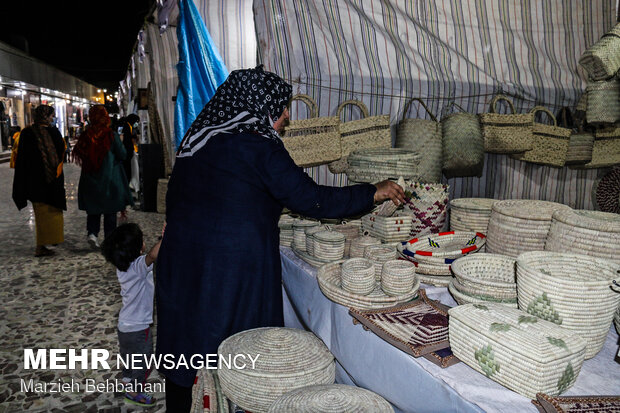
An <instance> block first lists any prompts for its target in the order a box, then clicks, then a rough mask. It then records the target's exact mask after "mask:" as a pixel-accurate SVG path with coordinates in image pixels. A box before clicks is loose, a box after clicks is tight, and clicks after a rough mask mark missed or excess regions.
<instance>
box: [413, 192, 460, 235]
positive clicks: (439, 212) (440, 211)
mask: <svg viewBox="0 0 620 413" xmlns="http://www.w3.org/2000/svg"><path fill="white" fill-rule="evenodd" d="M448 189H449V186H448V185H442V184H423V183H417V182H413V183H409V184H408V185H407V187H406V188H405V190H406V194H407V195H410V196H409V199H408V200H407V202H406V203H405V205H404V210H403V212H404V213H405V214H407V215H412V216H413V222H412V224H411V236H419V235H426V234H436V233H438V232H441V231H442V230H443V228H444V225H445V223H446V213H447V209H448V200H449V197H448Z"/></svg>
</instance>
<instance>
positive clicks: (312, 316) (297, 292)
mask: <svg viewBox="0 0 620 413" xmlns="http://www.w3.org/2000/svg"><path fill="white" fill-rule="evenodd" d="M280 256H281V259H282V281H283V298H284V321H285V325H286V326H287V327H294V328H305V329H308V330H311V331H313V332H314V333H315V334H316V335H317V336H318V337H320V338H321V339H322V340H323V341H324V342H325V344H326V345H327V347H328V348H329V349H330V351H331V352H332V353H333V354H334V356H335V357H336V360H337V361H338V363H337V371H336V381H337V382H338V383H344V384H354V385H357V386H360V387H364V388H366V389H369V390H372V391H374V392H375V393H378V394H380V395H381V396H383V397H384V398H385V399H386V400H388V401H389V402H390V403H392V405H393V406H394V408H395V410H396V411H400V412H442V413H447V412H481V411H486V412H506V413H514V412H532V413H535V412H537V409H536V408H535V407H534V405H533V404H531V402H530V399H528V398H526V397H524V396H521V395H519V394H517V393H515V392H513V391H511V390H508V389H507V388H505V387H503V386H501V385H500V384H497V383H495V382H494V381H492V380H490V379H488V378H487V377H485V376H484V375H482V374H480V373H478V372H477V371H475V370H473V369H472V368H470V367H469V366H467V365H466V364H464V363H458V364H456V365H454V366H451V367H448V368H446V369H442V368H440V367H439V366H437V365H435V364H433V363H431V362H430V361H428V360H426V359H424V358H422V357H420V358H414V357H412V356H410V355H409V354H407V353H405V352H403V351H401V350H399V349H397V348H396V347H394V346H392V345H390V344H388V343H387V342H386V341H384V340H383V339H381V338H380V337H378V336H377V335H375V334H374V333H373V332H371V331H367V330H364V328H363V327H362V326H361V325H359V324H357V325H354V324H353V319H352V317H351V316H350V315H349V313H348V308H347V307H344V306H342V305H339V304H336V303H334V302H332V301H330V300H329V299H328V298H327V297H325V296H324V295H323V293H322V292H321V290H320V288H319V285H318V282H317V280H316V273H317V269H316V268H314V267H312V266H310V265H309V264H307V263H305V262H304V261H303V260H301V259H300V258H298V257H297V256H296V255H295V254H294V253H293V251H292V250H291V249H290V248H286V247H280ZM421 288H424V289H426V293H427V295H428V297H429V298H431V299H434V300H439V301H441V302H442V303H444V304H446V305H449V306H454V305H456V302H455V301H454V300H453V299H452V296H451V295H450V294H449V293H448V290H447V289H446V288H444V287H441V288H440V287H433V286H429V285H425V284H422V285H421ZM617 351H618V334H617V333H616V331H615V329H614V328H613V327H612V328H611V329H610V332H609V334H608V336H607V340H606V341H605V345H604V347H603V349H602V350H601V352H600V353H599V354H597V355H596V357H594V358H592V359H590V360H586V361H585V362H584V364H583V367H582V369H581V373H580V374H579V377H578V378H577V382H576V383H575V385H574V386H573V387H571V388H570V389H569V390H568V391H567V392H566V393H564V395H566V396H569V395H595V394H598V395H613V394H619V393H620V364H618V363H616V362H615V361H614V356H615V354H616V353H617Z"/></svg>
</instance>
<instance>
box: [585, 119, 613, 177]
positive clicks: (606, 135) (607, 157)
mask: <svg viewBox="0 0 620 413" xmlns="http://www.w3.org/2000/svg"><path fill="white" fill-rule="evenodd" d="M619 164H620V127H611V128H605V129H599V130H597V131H596V132H595V133H594V144H593V147H592V160H591V161H590V162H588V163H587V164H585V165H583V166H580V168H581V167H583V168H588V169H590V168H606V167H608V166H614V165H619Z"/></svg>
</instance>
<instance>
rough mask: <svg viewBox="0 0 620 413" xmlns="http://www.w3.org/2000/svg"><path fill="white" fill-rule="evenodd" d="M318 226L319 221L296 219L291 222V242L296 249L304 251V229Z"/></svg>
mask: <svg viewBox="0 0 620 413" xmlns="http://www.w3.org/2000/svg"><path fill="white" fill-rule="evenodd" d="M319 225H321V223H320V222H319V221H312V220H309V219H302V218H296V219H295V220H294V221H293V240H294V242H295V245H297V248H299V249H300V250H301V251H306V229H308V228H309V227H317V226H319Z"/></svg>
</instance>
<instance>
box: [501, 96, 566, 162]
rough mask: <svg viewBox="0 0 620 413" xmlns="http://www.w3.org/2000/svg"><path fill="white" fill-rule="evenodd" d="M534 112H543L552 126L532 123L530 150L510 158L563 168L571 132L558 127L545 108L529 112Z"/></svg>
mask: <svg viewBox="0 0 620 413" xmlns="http://www.w3.org/2000/svg"><path fill="white" fill-rule="evenodd" d="M536 112H545V113H546V114H547V115H548V116H549V118H550V119H551V120H552V121H553V125H545V124H544V123H537V122H534V126H533V128H532V131H533V139H532V150H530V151H527V152H525V153H522V154H515V155H511V157H512V158H514V159H518V160H520V161H525V162H531V163H536V164H540V165H549V166H560V167H561V166H564V163H565V162H566V154H567V152H568V146H569V142H570V134H571V130H570V129H567V128H561V127H559V126H558V122H557V120H556V119H555V116H553V113H551V112H550V111H549V110H548V109H547V108H544V107H542V106H536V107H534V108H533V109H532V110H531V111H530V113H532V114H535V113H536Z"/></svg>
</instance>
